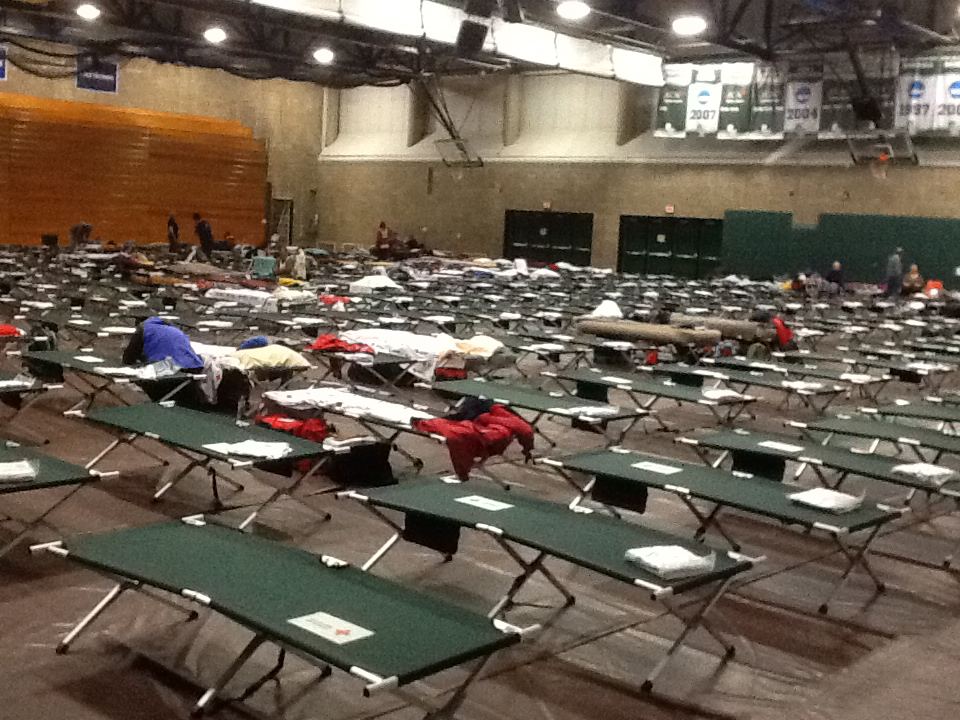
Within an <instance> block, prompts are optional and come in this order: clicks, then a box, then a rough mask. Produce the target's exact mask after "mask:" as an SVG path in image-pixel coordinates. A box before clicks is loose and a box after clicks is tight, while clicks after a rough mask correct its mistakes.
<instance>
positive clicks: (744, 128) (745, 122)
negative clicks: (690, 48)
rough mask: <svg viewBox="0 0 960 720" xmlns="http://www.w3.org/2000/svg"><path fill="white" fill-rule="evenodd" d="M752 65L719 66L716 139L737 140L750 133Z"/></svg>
mask: <svg viewBox="0 0 960 720" xmlns="http://www.w3.org/2000/svg"><path fill="white" fill-rule="evenodd" d="M755 67H756V66H755V65H754V64H753V63H724V64H723V65H721V66H720V84H721V85H722V86H723V88H722V91H721V98H720V122H719V129H718V131H717V137H718V138H721V139H725V138H726V139H729V138H738V137H740V136H742V135H744V134H746V133H748V132H749V131H750V88H751V86H752V85H753V75H754V69H755Z"/></svg>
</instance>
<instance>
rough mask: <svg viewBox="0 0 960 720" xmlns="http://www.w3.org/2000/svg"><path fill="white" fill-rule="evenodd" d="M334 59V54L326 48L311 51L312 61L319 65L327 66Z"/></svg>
mask: <svg viewBox="0 0 960 720" xmlns="http://www.w3.org/2000/svg"><path fill="white" fill-rule="evenodd" d="M335 57H336V54H335V53H334V52H333V50H331V49H330V48H328V47H322V48H317V49H316V50H314V51H313V59H314V60H316V61H317V62H318V63H320V64H321V65H329V64H330V63H332V62H333V59H334V58H335Z"/></svg>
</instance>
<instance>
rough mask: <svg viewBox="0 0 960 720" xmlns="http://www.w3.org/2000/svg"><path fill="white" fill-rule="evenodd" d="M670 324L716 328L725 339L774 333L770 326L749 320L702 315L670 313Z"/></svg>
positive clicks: (747, 338) (761, 337)
mask: <svg viewBox="0 0 960 720" xmlns="http://www.w3.org/2000/svg"><path fill="white" fill-rule="evenodd" d="M670 324H671V325H674V326H676V327H681V328H710V329H711V330H718V331H719V332H720V334H721V335H722V336H723V337H724V339H727V340H743V341H745V342H753V341H755V340H768V339H770V338H771V337H773V335H774V334H775V331H774V329H773V327H772V326H768V325H761V324H760V323H755V322H750V321H749V320H732V319H729V318H717V317H704V316H702V315H684V314H683V313H671V314H670Z"/></svg>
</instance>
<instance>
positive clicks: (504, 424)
mask: <svg viewBox="0 0 960 720" xmlns="http://www.w3.org/2000/svg"><path fill="white" fill-rule="evenodd" d="M413 428H414V430H417V431H419V432H426V433H436V434H437V435H442V436H443V437H444V439H445V440H446V441H447V452H449V453H450V461H451V463H452V464H453V471H454V472H455V473H456V474H457V477H458V478H460V479H461V480H463V481H466V480H468V479H469V478H470V471H471V470H472V469H473V467H474V466H475V465H476V464H477V462H480V461H483V460H486V459H487V458H489V457H492V456H493V455H502V454H503V453H504V451H506V449H507V448H508V447H509V446H510V443H511V442H512V441H513V439H514V438H516V439H517V441H518V442H519V443H520V446H521V447H522V448H523V452H524V455H525V456H527V457H529V455H530V452H531V450H532V449H533V428H532V427H531V426H530V423H528V422H527V421H526V420H524V419H523V418H521V417H519V416H518V415H514V414H513V413H512V412H510V411H509V410H508V409H507V408H506V407H504V406H503V405H494V406H493V407H492V408H490V412H488V413H484V414H483V415H478V416H477V417H476V418H475V419H474V420H446V419H445V418H432V419H430V420H418V421H417V422H415V423H414V424H413Z"/></svg>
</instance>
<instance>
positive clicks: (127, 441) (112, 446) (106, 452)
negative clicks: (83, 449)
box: [83, 435, 137, 470]
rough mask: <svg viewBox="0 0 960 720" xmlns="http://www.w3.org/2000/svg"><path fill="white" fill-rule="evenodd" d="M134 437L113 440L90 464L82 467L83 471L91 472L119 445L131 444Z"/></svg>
mask: <svg viewBox="0 0 960 720" xmlns="http://www.w3.org/2000/svg"><path fill="white" fill-rule="evenodd" d="M136 437H137V436H136V435H131V436H130V437H128V438H117V439H116V440H114V441H113V442H111V443H110V444H109V445H107V447H105V448H104V449H103V450H101V451H100V452H99V453H98V454H97V455H96V456H95V457H94V458H93V459H92V460H91V461H90V462H88V463H87V464H86V465H84V466H83V467H84V469H85V470H91V469H93V468H94V467H96V465H97V463H99V462H100V461H101V460H103V459H104V458H105V457H106V456H107V455H109V454H110V453H112V452H113V451H114V450H116V449H117V447H118V446H119V445H128V444H130V443H131V442H133V440H134V439H135V438H136Z"/></svg>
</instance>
